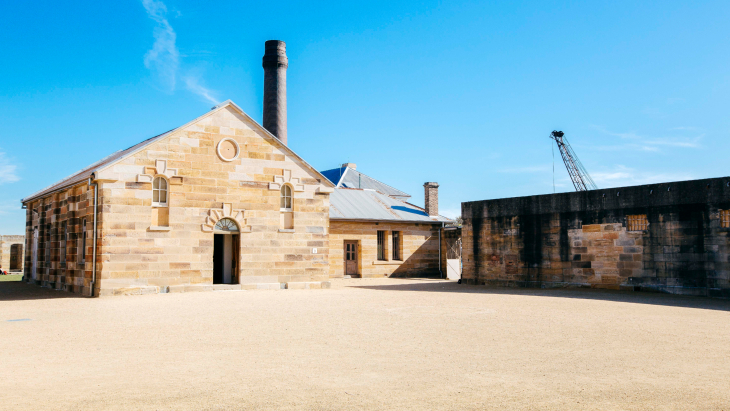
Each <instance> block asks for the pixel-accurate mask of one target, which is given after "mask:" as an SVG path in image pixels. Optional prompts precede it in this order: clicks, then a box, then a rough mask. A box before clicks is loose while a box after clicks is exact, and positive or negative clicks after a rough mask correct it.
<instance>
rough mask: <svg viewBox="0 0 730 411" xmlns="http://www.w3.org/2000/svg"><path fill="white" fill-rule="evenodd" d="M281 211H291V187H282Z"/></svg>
mask: <svg viewBox="0 0 730 411" xmlns="http://www.w3.org/2000/svg"><path fill="white" fill-rule="evenodd" d="M281 211H291V187H289V186H288V185H286V184H285V185H283V186H281Z"/></svg>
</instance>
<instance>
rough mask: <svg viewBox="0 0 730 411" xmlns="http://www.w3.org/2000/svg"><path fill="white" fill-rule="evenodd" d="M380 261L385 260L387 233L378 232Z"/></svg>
mask: <svg viewBox="0 0 730 411" xmlns="http://www.w3.org/2000/svg"><path fill="white" fill-rule="evenodd" d="M378 260H381V261H383V260H385V231H378Z"/></svg>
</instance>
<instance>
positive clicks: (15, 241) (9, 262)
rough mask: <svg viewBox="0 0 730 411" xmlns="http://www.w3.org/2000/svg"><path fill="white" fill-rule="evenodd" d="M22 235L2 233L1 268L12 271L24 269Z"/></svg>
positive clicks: (0, 236) (0, 248) (0, 242)
mask: <svg viewBox="0 0 730 411" xmlns="http://www.w3.org/2000/svg"><path fill="white" fill-rule="evenodd" d="M24 243H25V238H23V236H22V235H0V270H2V271H7V272H10V273H19V272H22V271H23V262H24V258H23V244H24Z"/></svg>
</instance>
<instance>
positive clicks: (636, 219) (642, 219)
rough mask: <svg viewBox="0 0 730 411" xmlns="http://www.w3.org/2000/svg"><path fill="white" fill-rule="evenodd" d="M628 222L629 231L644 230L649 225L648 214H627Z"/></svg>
mask: <svg viewBox="0 0 730 411" xmlns="http://www.w3.org/2000/svg"><path fill="white" fill-rule="evenodd" d="M626 222H627V224H626V225H627V227H626V228H627V229H628V231H644V230H646V229H647V228H648V227H649V222H648V221H647V219H646V214H639V215H629V216H626Z"/></svg>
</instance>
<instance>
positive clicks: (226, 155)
mask: <svg viewBox="0 0 730 411" xmlns="http://www.w3.org/2000/svg"><path fill="white" fill-rule="evenodd" d="M262 65H263V67H264V71H265V76H264V118H263V123H264V125H266V126H267V127H266V128H264V127H262V126H261V125H259V124H258V123H257V122H256V121H254V120H253V119H252V118H251V117H249V116H248V115H247V114H246V113H244V112H243V110H241V109H240V108H239V107H238V106H236V105H235V104H234V103H233V102H231V101H230V100H229V101H226V102H224V103H222V104H220V105H218V106H216V107H214V108H213V109H212V110H211V111H209V112H208V113H206V114H204V115H202V116H200V117H199V118H197V119H195V120H193V121H191V122H190V123H188V124H186V125H184V126H182V127H178V128H175V129H173V130H171V131H169V132H167V133H164V134H161V135H158V136H156V137H153V138H150V139H148V140H145V141H143V142H141V143H139V144H137V145H134V146H132V147H130V148H128V149H126V150H121V151H118V152H116V153H114V154H112V155H111V156H109V157H107V158H105V159H103V160H101V161H99V162H97V163H95V164H92V165H91V166H89V167H87V168H85V169H83V170H81V171H79V172H77V173H75V174H74V175H72V176H70V177H68V178H66V179H64V180H62V181H60V182H58V183H56V184H54V185H52V186H50V187H47V188H45V189H43V190H41V191H39V192H36V193H34V194H32V195H30V196H28V197H27V198H25V199H23V200H22V204H23V207H24V208H25V209H26V235H25V257H24V260H25V270H24V279H25V280H26V281H29V282H34V283H36V284H41V285H44V286H48V287H53V288H56V289H63V290H68V291H71V292H75V293H81V294H84V295H89V296H99V295H117V294H143V293H156V292H178V291H198V290H213V289H252V288H266V289H272V288H273V289H277V288H321V287H327V286H328V285H329V282H328V279H329V278H331V277H344V276H346V275H348V274H346V273H349V275H350V276H351V277H352V276H371V275H430V274H433V273H434V272H438V271H439V268H440V267H439V261H440V260H439V258H440V252H439V244H440V243H439V238H440V231H439V230H440V228H439V227H441V226H442V225H443V222H444V221H449V220H448V219H445V218H443V217H441V216H438V214H437V211H438V194H437V191H434V190H437V189H438V184H435V183H427V185H428V188H427V190H431V191H430V192H427V193H426V194H427V196H428V195H430V196H431V197H427V199H430V200H429V201H428V204H430V207H431V208H430V210H431V211H430V212H429V208H428V207H429V206H427V207H426V209H423V208H419V207H417V206H414V205H412V204H409V203H407V202H406V201H405V200H406V199H407V198H408V197H409V195H408V194H406V193H403V192H401V191H399V190H396V189H393V188H392V187H390V186H387V185H386V184H383V183H380V182H377V181H376V180H374V179H371V178H369V177H368V176H365V175H360V174H359V173H358V172H356V171H355V170H354V165H352V166H353V167H352V171H351V172H349V174H348V173H347V172H346V171H347V170H348V167H347V165H345V167H344V169H342V170H339V169H338V170H339V171H338V172H339V173H340V174H341V175H340V176H338V178H335V175H334V174H329V175H327V176H325V175H324V174H322V173H320V172H318V171H317V170H315V169H314V168H313V167H312V166H310V165H309V164H307V162H305V161H304V160H303V159H302V158H301V157H300V156H298V155H297V154H296V153H294V152H293V151H292V150H291V149H290V148H289V147H288V146H287V144H286V143H287V130H286V124H287V119H286V113H287V110H286V69H287V67H288V59H287V57H286V46H285V44H284V43H283V42H281V41H276V40H272V41H267V42H266V52H265V55H264V58H263V64H262ZM330 171H332V170H330ZM342 174H346V175H347V176H348V178H350V177H352V176H355V175H357V179H358V183H359V184H361V183H362V181H363V180H365V182H366V184H370V185H369V186H368V188H366V189H363V188H355V187H350V186H348V185H347V184H350V185H352V181H351V180H348V179H347V178H342V177H343V176H342ZM368 181H369V183H368ZM371 186H372V187H371ZM335 187H337V190H335ZM331 197H332V198H331ZM434 199H435V200H434ZM332 201H334V203H332ZM353 201H356V202H359V203H360V204H359V205H357V206H353V203H352V202H353ZM363 206H364V207H365V208H361V207H363ZM381 224H382V225H381ZM384 242H387V243H388V244H390V245H391V247H395V248H393V249H390V250H388V251H387V252H386V251H385V250H386V247H387V245H386V244H384ZM348 247H350V248H351V250H350V252H347V251H346V250H347V249H348ZM373 255H375V258H373ZM348 267H349V268H348ZM353 267H354V268H353ZM347 270H350V271H347Z"/></svg>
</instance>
